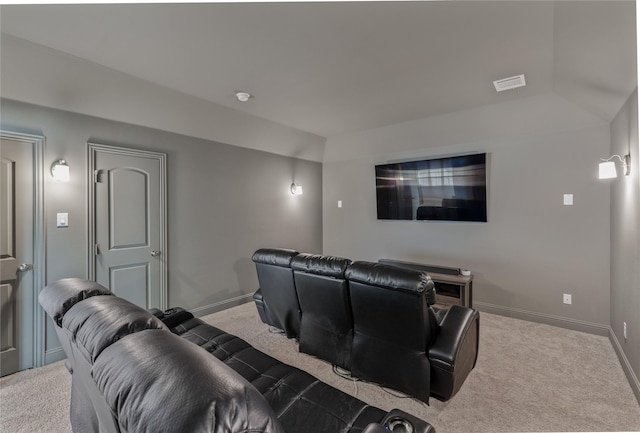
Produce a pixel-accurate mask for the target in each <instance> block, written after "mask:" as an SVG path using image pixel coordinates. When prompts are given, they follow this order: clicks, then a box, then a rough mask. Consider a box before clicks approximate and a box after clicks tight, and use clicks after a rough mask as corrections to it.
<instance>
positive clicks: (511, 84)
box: [493, 74, 527, 92]
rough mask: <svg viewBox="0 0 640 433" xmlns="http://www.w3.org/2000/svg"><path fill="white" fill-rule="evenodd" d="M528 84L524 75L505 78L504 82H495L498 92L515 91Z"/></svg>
mask: <svg viewBox="0 0 640 433" xmlns="http://www.w3.org/2000/svg"><path fill="white" fill-rule="evenodd" d="M526 84H527V83H526V82H525V81H524V74H520V75H516V76H515V77H509V78H503V79H502V80H496V81H494V82H493V85H494V86H495V87H496V91H497V92H502V91H503V90H509V89H515V88H516V87H524V86H526Z"/></svg>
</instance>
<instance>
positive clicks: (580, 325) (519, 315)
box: [473, 301, 610, 337]
mask: <svg viewBox="0 0 640 433" xmlns="http://www.w3.org/2000/svg"><path fill="white" fill-rule="evenodd" d="M473 307H474V308H476V309H478V310H480V311H484V312H486V313H492V314H497V315H499V316H507V317H513V318H514V319H522V320H528V321H530V322H536V323H544V324H547V325H553V326H558V327H560V328H565V329H571V330H574V331H580V332H586V333H588V334H595V335H601V336H603V337H608V336H609V329H610V327H609V326H608V325H602V324H600V323H592V322H586V321H584V320H576V319H571V318H568V317H562V316H555V315H553V314H545V313H537V312H535V311H528V310H521V309H518V308H512V307H504V306H502V305H494V304H488V303H485V302H477V301H474V302H473Z"/></svg>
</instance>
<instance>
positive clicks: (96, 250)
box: [93, 244, 100, 256]
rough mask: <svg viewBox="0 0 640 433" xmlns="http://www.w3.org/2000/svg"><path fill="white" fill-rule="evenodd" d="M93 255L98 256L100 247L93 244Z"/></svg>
mask: <svg viewBox="0 0 640 433" xmlns="http://www.w3.org/2000/svg"><path fill="white" fill-rule="evenodd" d="M93 254H94V255H96V256H97V255H98V254H100V245H98V244H95V245H94V246H93Z"/></svg>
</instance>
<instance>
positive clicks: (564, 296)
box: [562, 293, 571, 305]
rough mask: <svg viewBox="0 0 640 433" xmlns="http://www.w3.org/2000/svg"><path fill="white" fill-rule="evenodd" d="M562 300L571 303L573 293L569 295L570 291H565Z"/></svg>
mask: <svg viewBox="0 0 640 433" xmlns="http://www.w3.org/2000/svg"><path fill="white" fill-rule="evenodd" d="M562 302H564V303H565V304H569V305H570V304H571V295H569V294H568V293H565V294H563V295H562Z"/></svg>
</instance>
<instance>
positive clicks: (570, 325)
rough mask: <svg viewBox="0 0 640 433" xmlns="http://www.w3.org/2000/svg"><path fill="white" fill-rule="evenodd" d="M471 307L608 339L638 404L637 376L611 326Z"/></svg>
mask: <svg viewBox="0 0 640 433" xmlns="http://www.w3.org/2000/svg"><path fill="white" fill-rule="evenodd" d="M473 307H474V308H476V309H478V310H480V311H484V312H486V313H492V314H497V315H500V316H507V317H513V318H515V319H522V320H528V321H530V322H536V323H544V324H547V325H552V326H558V327H560V328H565V329H571V330H574V331H580V332H586V333H589V334H595V335H602V336H603V337H608V338H609V340H610V341H611V345H612V346H613V350H614V351H615V352H616V355H617V356H618V360H619V361H620V364H621V366H622V370H623V371H624V374H625V375H626V376H627V380H628V381H629V385H630V386H631V389H632V390H633V393H634V395H635V396H636V399H637V400H638V403H640V381H639V380H638V376H637V375H636V373H635V372H634V371H633V368H632V367H631V364H630V363H629V360H628V359H627V356H626V355H625V353H624V350H623V349H622V346H621V345H620V342H619V341H618V337H616V335H615V333H614V332H613V329H611V326H608V325H601V324H599V323H592V322H586V321H583V320H576V319H571V318H567V317H562V316H554V315H552V314H544V313H536V312H534V311H527V310H520V309H517V308H511V307H504V306H502V305H494V304H488V303H485V302H477V301H475V302H474V303H473Z"/></svg>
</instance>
